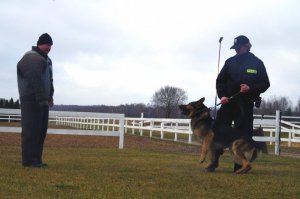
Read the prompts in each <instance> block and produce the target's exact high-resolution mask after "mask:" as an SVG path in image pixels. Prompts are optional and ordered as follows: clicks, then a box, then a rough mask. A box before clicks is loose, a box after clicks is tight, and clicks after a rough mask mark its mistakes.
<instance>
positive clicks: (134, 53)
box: [0, 0, 300, 105]
mask: <svg viewBox="0 0 300 199" xmlns="http://www.w3.org/2000/svg"><path fill="white" fill-rule="evenodd" d="M0 8H1V12H0V25H1V27H0V69H1V73H0V85H1V87H0V98H1V97H3V98H10V97H13V98H14V99H17V98H18V90H17V78H16V64H17V62H18V61H19V60H20V58H21V57H22V56H23V55H24V53H25V52H26V51H28V50H30V49H31V46H33V45H36V42H37V40H38V37H39V36H40V35H41V34H42V33H45V32H47V33H49V34H50V35H51V36H52V39H53V42H54V45H53V46H52V50H51V52H50V54H49V56H50V57H51V59H52V62H53V70H54V86H55V96H54V99H55V103H56V104H78V105H90V104H94V105H97V104H105V105H119V104H126V103H145V104H147V103H149V102H150V100H151V96H152V95H153V94H154V92H155V91H157V90H158V89H159V88H160V87H163V86H166V85H170V86H175V87H179V88H182V89H184V90H185V91H186V92H187V94H188V100H189V101H192V100H197V99H199V98H200V97H206V104H207V105H213V104H214V96H215V79H216V76H217V62H218V49H219V43H218V40H219V38H220V37H221V36H222V37H224V39H223V42H222V48H221V63H220V68H222V66H223V64H224V61H225V60H226V59H227V58H229V57H230V56H233V55H234V54H235V52H234V50H230V49H229V48H230V46H231V45H232V44H233V39H234V38H235V37H236V36H238V35H241V34H243V35H246V36H248V38H249V39H250V42H251V43H252V49H251V51H252V52H253V53H254V54H255V55H256V56H258V57H259V58H260V59H262V60H263V62H264V64H265V66H266V69H267V72H268V74H269V78H270V82H271V87H270V89H269V90H267V92H266V93H265V94H263V97H264V98H266V99H268V98H270V97H271V96H287V97H289V98H290V99H291V100H292V101H293V102H294V103H295V102H296V101H297V100H298V99H299V97H300V87H299V83H300V47H299V45H300V36H299V35H300V12H299V11H300V1H299V0H251V1H249V0H248V1H243V0H226V1H223V0H219V1H217V0H206V1H200V0H85V1H83V0H26V1H23V0H22V1H21V0H1V1H0Z"/></svg>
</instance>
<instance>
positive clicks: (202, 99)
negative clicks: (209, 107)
mask: <svg viewBox="0 0 300 199" xmlns="http://www.w3.org/2000/svg"><path fill="white" fill-rule="evenodd" d="M204 100H205V97H202V98H201V99H199V100H198V102H197V104H203V102H204Z"/></svg>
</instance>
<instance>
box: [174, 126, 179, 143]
mask: <svg viewBox="0 0 300 199" xmlns="http://www.w3.org/2000/svg"><path fill="white" fill-rule="evenodd" d="M177 130H178V122H176V124H175V137H174V141H175V142H177V140H178V136H177Z"/></svg>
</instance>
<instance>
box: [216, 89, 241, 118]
mask: <svg viewBox="0 0 300 199" xmlns="http://www.w3.org/2000/svg"><path fill="white" fill-rule="evenodd" d="M240 94H241V92H238V93H236V94H234V95H232V96H231V97H229V98H228V100H229V101H230V100H232V99H234V98H236V97H237V96H239V95H240ZM221 104H222V103H221V102H219V103H218V104H216V105H215V107H214V117H213V118H214V119H215V118H216V117H217V106H220V105H221Z"/></svg>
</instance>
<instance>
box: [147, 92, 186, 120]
mask: <svg viewBox="0 0 300 199" xmlns="http://www.w3.org/2000/svg"><path fill="white" fill-rule="evenodd" d="M186 100H187V94H186V91H184V90H183V89H181V88H176V87H172V86H165V87H162V88H160V89H159V90H158V91H156V92H155V93H154V95H153V96H152V100H151V103H152V104H153V105H154V106H155V107H162V108H164V109H165V113H166V114H165V117H166V118H170V116H171V113H172V111H174V110H176V109H177V107H178V105H179V104H183V103H185V102H186Z"/></svg>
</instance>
